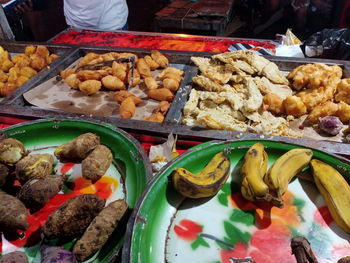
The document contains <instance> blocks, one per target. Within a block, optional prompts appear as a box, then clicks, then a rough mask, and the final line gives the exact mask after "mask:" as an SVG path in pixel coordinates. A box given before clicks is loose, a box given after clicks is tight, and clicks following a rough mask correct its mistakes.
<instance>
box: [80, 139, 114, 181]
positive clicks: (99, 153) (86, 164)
mask: <svg viewBox="0 0 350 263" xmlns="http://www.w3.org/2000/svg"><path fill="white" fill-rule="evenodd" d="M112 159H113V155H112V152H111V150H110V149H109V148H108V147H106V146H104V145H99V146H97V147H96V148H95V149H94V150H93V151H92V152H91V153H90V154H89V155H88V157H86V158H85V159H84V160H83V162H82V163H81V167H82V175H83V177H84V178H85V179H89V180H92V181H97V180H98V179H100V178H101V177H102V176H103V175H104V174H105V173H106V171H107V169H108V167H109V166H110V165H111V163H112Z"/></svg>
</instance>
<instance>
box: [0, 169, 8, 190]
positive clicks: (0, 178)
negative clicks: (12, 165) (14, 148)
mask: <svg viewBox="0 0 350 263" xmlns="http://www.w3.org/2000/svg"><path fill="white" fill-rule="evenodd" d="M8 175H9V169H8V168H7V166H6V165H4V164H2V163H0V187H2V186H3V185H4V184H5V183H6V179H7V176H8Z"/></svg>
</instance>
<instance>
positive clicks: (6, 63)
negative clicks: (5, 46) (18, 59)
mask: <svg viewBox="0 0 350 263" xmlns="http://www.w3.org/2000/svg"><path fill="white" fill-rule="evenodd" d="M13 66H14V64H13V62H12V61H11V60H9V59H5V60H4V61H3V62H2V63H1V68H0V69H1V70H2V71H5V72H8V71H9V70H10V68H12V67H13Z"/></svg>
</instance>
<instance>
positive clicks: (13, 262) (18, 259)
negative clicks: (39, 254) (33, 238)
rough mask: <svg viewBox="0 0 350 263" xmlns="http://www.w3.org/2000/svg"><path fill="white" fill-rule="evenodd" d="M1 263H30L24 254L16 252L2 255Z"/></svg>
mask: <svg viewBox="0 0 350 263" xmlns="http://www.w3.org/2000/svg"><path fill="white" fill-rule="evenodd" d="M0 263H28V258H27V256H26V254H24V253H23V252H21V251H15V252H11V253H8V254H6V255H2V256H1V257H0Z"/></svg>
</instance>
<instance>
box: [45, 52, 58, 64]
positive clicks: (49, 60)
mask: <svg viewBox="0 0 350 263" xmlns="http://www.w3.org/2000/svg"><path fill="white" fill-rule="evenodd" d="M58 58H59V55H56V54H51V55H50V56H49V58H48V59H47V63H48V64H51V63H52V62H54V61H55V60H56V59H58Z"/></svg>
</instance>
